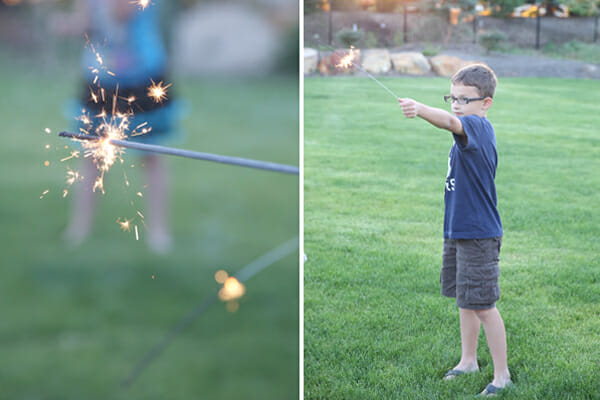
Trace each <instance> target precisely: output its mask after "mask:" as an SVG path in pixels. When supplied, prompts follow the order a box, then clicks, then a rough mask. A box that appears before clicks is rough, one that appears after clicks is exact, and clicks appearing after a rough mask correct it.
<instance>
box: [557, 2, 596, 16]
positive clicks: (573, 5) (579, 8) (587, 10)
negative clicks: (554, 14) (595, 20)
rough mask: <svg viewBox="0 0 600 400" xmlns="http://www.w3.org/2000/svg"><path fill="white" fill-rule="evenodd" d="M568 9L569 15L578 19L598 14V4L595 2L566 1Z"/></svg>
mask: <svg viewBox="0 0 600 400" xmlns="http://www.w3.org/2000/svg"><path fill="white" fill-rule="evenodd" d="M564 4H566V5H567V7H569V15H571V16H578V17H589V16H592V15H596V13H598V8H599V7H600V2H599V1H597V0H566V1H565V3H564Z"/></svg>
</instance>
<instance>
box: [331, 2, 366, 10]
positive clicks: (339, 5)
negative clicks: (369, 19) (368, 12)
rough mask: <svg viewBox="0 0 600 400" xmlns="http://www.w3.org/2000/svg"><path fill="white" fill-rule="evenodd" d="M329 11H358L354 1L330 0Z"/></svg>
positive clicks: (356, 3)
mask: <svg viewBox="0 0 600 400" xmlns="http://www.w3.org/2000/svg"><path fill="white" fill-rule="evenodd" d="M330 3H331V9H332V10H335V11H356V10H358V9H359V7H358V2H357V1H356V0H330Z"/></svg>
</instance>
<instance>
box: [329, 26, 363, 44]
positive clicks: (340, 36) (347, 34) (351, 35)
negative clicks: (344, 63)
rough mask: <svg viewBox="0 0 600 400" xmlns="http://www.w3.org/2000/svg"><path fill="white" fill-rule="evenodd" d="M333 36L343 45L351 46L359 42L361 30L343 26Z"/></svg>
mask: <svg viewBox="0 0 600 400" xmlns="http://www.w3.org/2000/svg"><path fill="white" fill-rule="evenodd" d="M335 37H336V39H337V40H338V41H339V42H342V43H343V44H344V46H346V47H351V46H355V45H356V44H357V43H358V42H360V40H361V39H362V37H363V31H362V30H360V29H359V30H356V31H355V30H352V29H348V28H344V29H342V30H340V31H338V32H337V33H336V34H335Z"/></svg>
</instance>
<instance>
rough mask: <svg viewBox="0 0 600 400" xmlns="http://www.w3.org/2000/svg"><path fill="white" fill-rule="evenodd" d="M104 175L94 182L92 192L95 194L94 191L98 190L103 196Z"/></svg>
mask: <svg viewBox="0 0 600 400" xmlns="http://www.w3.org/2000/svg"><path fill="white" fill-rule="evenodd" d="M103 177H104V174H102V175H101V176H98V177H97V178H96V181H95V182H94V187H93V188H92V192H96V189H100V191H101V192H102V194H104V179H103Z"/></svg>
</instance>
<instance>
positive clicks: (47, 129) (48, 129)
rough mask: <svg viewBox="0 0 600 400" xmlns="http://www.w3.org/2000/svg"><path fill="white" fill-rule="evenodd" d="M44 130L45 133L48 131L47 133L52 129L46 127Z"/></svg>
mask: <svg viewBox="0 0 600 400" xmlns="http://www.w3.org/2000/svg"><path fill="white" fill-rule="evenodd" d="M44 131H46V133H48V134H50V133H52V131H51V130H50V128H46V129H44Z"/></svg>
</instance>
